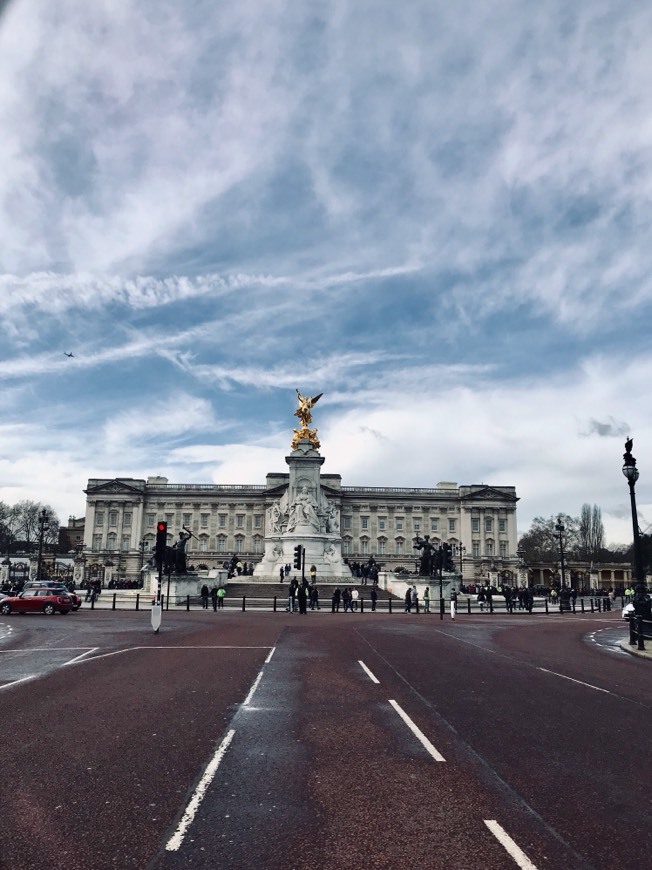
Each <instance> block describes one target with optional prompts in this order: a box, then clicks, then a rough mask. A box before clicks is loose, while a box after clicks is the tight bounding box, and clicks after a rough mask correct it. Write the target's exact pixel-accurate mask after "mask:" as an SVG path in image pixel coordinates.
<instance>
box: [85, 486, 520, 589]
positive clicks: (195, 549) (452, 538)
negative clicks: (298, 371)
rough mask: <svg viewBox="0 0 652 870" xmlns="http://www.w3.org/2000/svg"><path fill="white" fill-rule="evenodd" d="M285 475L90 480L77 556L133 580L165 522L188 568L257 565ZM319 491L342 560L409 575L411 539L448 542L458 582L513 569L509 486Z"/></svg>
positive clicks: (104, 571) (412, 563)
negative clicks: (183, 536) (184, 539)
mask: <svg viewBox="0 0 652 870" xmlns="http://www.w3.org/2000/svg"><path fill="white" fill-rule="evenodd" d="M288 481H289V474H287V473H279V474H268V475H267V480H266V483H265V484H264V485H260V486H252V485H245V484H234V485H221V484H184V483H169V482H168V480H167V479H166V478H165V477H148V478H147V480H138V479H134V478H122V477H118V478H114V479H111V480H109V479H90V480H89V481H88V486H87V488H86V490H85V493H86V519H85V541H84V544H85V546H84V555H85V560H86V563H87V565H95V566H97V567H96V570H99V571H100V573H101V575H102V577H103V578H104V577H106V578H107V579H110V576H111V575H113V576H116V575H117V576H118V577H123V578H124V579H133V578H137V577H138V575H139V572H140V570H141V568H142V567H143V563H144V561H146V560H147V559H148V558H149V555H150V554H151V552H152V548H153V545H154V541H155V537H156V523H157V521H158V520H160V519H162V520H165V521H166V522H167V524H168V530H169V533H170V537H171V539H172V538H173V537H174V535H175V533H177V532H178V531H180V530H181V529H182V528H184V527H185V528H186V529H189V530H190V531H191V532H192V533H193V537H192V538H191V539H190V540H189V542H188V548H187V554H188V563H189V565H193V566H194V567H195V568H197V569H204V568H215V567H219V566H221V565H222V563H223V562H224V561H225V559H227V558H230V557H231V556H232V555H233V554H237V556H238V558H239V560H241V561H243V562H244V561H247V562H249V563H254V564H255V563H257V562H259V561H260V560H261V559H262V557H263V554H264V548H265V539H266V536H268V535H269V534H270V532H271V531H272V530H271V528H270V523H271V519H270V518H271V514H272V506H273V505H274V503H275V502H276V500H277V499H278V498H279V497H280V496H281V495H282V493H283V491H284V490H285V489H286V487H287V486H288ZM320 484H321V488H322V490H323V492H324V493H325V494H326V496H327V498H328V499H329V500H330V501H331V502H332V503H334V504H335V505H336V507H337V510H338V511H339V516H340V536H341V547H342V556H343V557H344V558H345V559H346V560H347V561H348V562H354V561H358V562H364V561H367V560H368V559H369V557H370V556H373V557H374V558H375V560H376V561H377V562H378V563H380V564H381V565H382V566H383V567H384V569H385V570H387V571H393V570H395V569H396V568H405V569H407V570H409V571H412V570H414V569H415V563H416V560H417V558H418V551H417V550H415V549H414V548H413V539H414V538H415V537H416V536H417V535H421V536H425V535H426V534H428V535H430V538H431V540H432V541H433V542H435V543H437V542H448V543H450V544H451V545H452V547H453V554H454V557H455V559H456V563H457V564H458V565H459V568H460V571H461V573H462V576H463V577H464V578H465V580H469V581H470V580H471V579H473V578H478V577H481V576H483V575H486V574H487V573H488V572H490V571H510V573H511V572H515V571H516V568H517V557H516V545H517V530H516V502H517V496H516V492H515V488H514V487H513V486H488V485H484V484H472V485H468V486H458V485H457V484H456V483H449V482H441V483H437V484H436V486H433V487H431V488H428V487H423V488H421V487H419V488H414V487H405V488H403V487H383V486H342V479H341V476H340V475H336V474H323V475H321V476H320Z"/></svg>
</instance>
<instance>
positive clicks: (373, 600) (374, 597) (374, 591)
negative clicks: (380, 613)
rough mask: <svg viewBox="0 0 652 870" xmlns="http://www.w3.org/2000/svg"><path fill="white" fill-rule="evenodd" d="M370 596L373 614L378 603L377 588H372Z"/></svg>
mask: <svg viewBox="0 0 652 870" xmlns="http://www.w3.org/2000/svg"><path fill="white" fill-rule="evenodd" d="M369 595H370V596H371V610H372V612H373V611H374V610H375V609H376V601H377V599H378V591H377V589H376V587H375V586H372V587H371V592H370V593H369Z"/></svg>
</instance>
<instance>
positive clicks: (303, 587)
mask: <svg viewBox="0 0 652 870" xmlns="http://www.w3.org/2000/svg"><path fill="white" fill-rule="evenodd" d="M307 591H308V589H307V584H306V583H305V581H304V582H303V583H300V584H299V588H298V589H297V598H298V599H299V613H305V612H306V601H307V598H308V596H307V594H306V593H307Z"/></svg>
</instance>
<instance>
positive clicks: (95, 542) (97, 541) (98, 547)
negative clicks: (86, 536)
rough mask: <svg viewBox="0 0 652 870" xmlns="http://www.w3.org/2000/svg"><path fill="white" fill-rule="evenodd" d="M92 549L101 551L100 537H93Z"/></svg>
mask: <svg viewBox="0 0 652 870" xmlns="http://www.w3.org/2000/svg"><path fill="white" fill-rule="evenodd" d="M93 549H94V550H101V549H102V535H93Z"/></svg>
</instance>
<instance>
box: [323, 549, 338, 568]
mask: <svg viewBox="0 0 652 870" xmlns="http://www.w3.org/2000/svg"><path fill="white" fill-rule="evenodd" d="M324 559H325V561H326V562H328V563H329V564H332V563H333V562H337V561H338V557H337V550H336V549H335V547H334V546H333V544H326V546H325V547H324Z"/></svg>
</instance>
